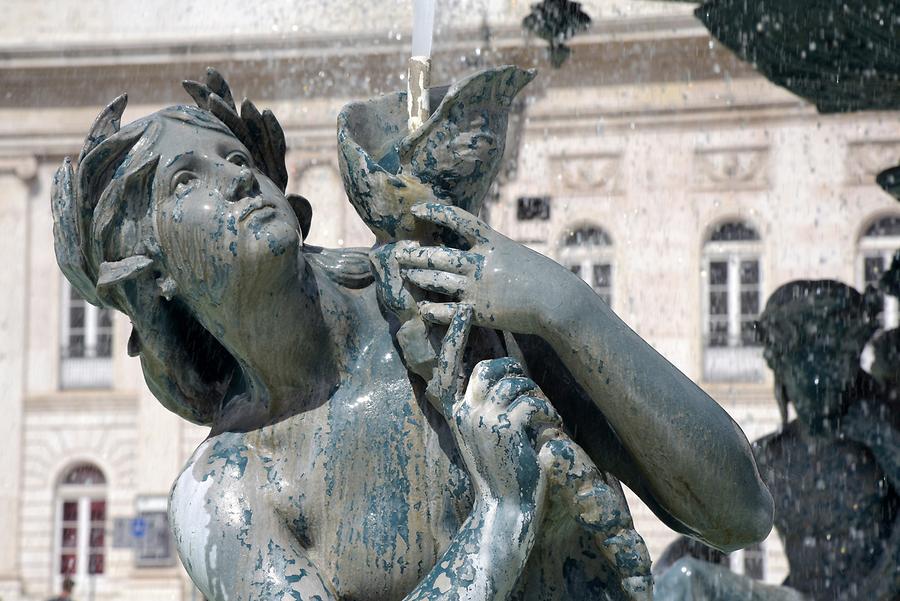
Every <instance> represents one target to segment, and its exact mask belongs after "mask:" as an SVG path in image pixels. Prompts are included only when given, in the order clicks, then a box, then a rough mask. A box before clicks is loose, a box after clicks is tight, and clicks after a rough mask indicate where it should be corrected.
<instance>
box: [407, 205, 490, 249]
mask: <svg viewBox="0 0 900 601" xmlns="http://www.w3.org/2000/svg"><path fill="white" fill-rule="evenodd" d="M410 212H411V213H412V214H413V215H414V216H415V217H416V218H417V219H420V220H422V221H427V222H429V223H434V224H436V225H442V226H444V227H446V228H447V229H449V230H451V231H453V232H455V233H457V234H459V235H460V236H462V237H463V238H464V239H465V240H466V241H467V242H468V243H469V244H471V245H473V246H474V245H475V244H479V243H482V242H487V236H486V233H487V232H486V228H487V226H486V225H485V224H484V223H482V222H481V221H480V220H479V219H478V218H477V217H475V215H472V214H471V213H469V212H468V211H465V210H463V209H461V208H459V207H455V206H453V205H445V204H440V203H436V202H424V203H419V204H417V205H414V206H413V207H412V208H410Z"/></svg>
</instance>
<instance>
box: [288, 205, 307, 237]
mask: <svg viewBox="0 0 900 601" xmlns="http://www.w3.org/2000/svg"><path fill="white" fill-rule="evenodd" d="M287 201H288V202H289V203H290V205H291V208H292V209H294V214H295V215H297V221H299V222H300V233H301V234H302V235H303V239H304V240H306V237H307V236H308V235H309V225H310V224H311V223H312V205H311V204H309V201H308V200H306V199H305V198H303V197H302V196H300V195H299V194H288V195H287Z"/></svg>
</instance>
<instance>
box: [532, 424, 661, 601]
mask: <svg viewBox="0 0 900 601" xmlns="http://www.w3.org/2000/svg"><path fill="white" fill-rule="evenodd" d="M538 459H539V461H540V463H541V465H542V467H544V469H546V470H547V473H548V475H549V477H550V480H551V482H553V483H554V485H555V487H556V490H557V494H558V495H560V500H561V501H562V502H563V504H564V505H567V506H568V507H569V508H570V511H572V513H573V514H574V517H575V519H576V520H577V521H578V523H579V524H580V525H581V526H582V527H583V528H585V529H586V530H587V531H589V532H591V533H592V534H593V535H594V539H595V541H596V544H597V548H598V551H599V552H600V553H601V554H602V555H603V556H604V557H606V558H607V560H608V561H610V562H611V563H612V564H613V565H615V566H616V568H617V569H618V571H619V574H620V575H621V576H622V588H623V591H624V592H625V594H626V596H627V598H628V599H632V600H634V601H638V600H645V599H651V598H652V577H651V575H650V555H649V552H648V551H647V546H646V544H645V543H644V540H643V538H642V537H641V535H640V534H638V533H637V531H636V530H635V529H634V522H633V521H632V519H631V511H630V510H629V508H628V502H627V501H626V499H625V495H624V493H623V492H622V488H621V486H619V484H618V481H616V480H615V479H613V478H610V479H609V481H607V479H606V478H605V477H604V474H603V472H601V471H600V470H599V469H598V468H597V467H596V465H594V463H593V461H592V460H591V458H590V457H589V456H588V455H587V453H585V452H584V450H583V449H582V448H581V447H580V446H579V445H578V444H576V443H575V442H574V441H572V440H571V439H570V438H569V437H568V436H566V435H564V434H563V435H561V436H558V437H556V438H554V439H552V440H549V441H548V442H547V443H546V444H545V445H544V446H543V447H541V449H540V452H539V453H538Z"/></svg>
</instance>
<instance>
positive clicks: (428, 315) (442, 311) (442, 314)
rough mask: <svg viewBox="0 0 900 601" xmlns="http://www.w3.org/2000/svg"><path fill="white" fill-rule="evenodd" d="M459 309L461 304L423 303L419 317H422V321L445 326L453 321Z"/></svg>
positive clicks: (421, 303) (420, 306) (420, 304)
mask: <svg viewBox="0 0 900 601" xmlns="http://www.w3.org/2000/svg"><path fill="white" fill-rule="evenodd" d="M458 307H459V303H432V302H428V301H422V302H420V303H419V315H421V316H422V319H424V320H425V321H428V322H430V323H436V324H438V325H442V326H445V325H447V324H449V323H450V320H451V319H453V316H454V315H455V314H456V310H457V308H458Z"/></svg>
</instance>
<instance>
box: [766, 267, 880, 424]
mask: <svg viewBox="0 0 900 601" xmlns="http://www.w3.org/2000/svg"><path fill="white" fill-rule="evenodd" d="M877 314H878V309H877V307H876V306H875V304H874V303H873V302H871V300H870V299H868V298H867V297H866V296H864V295H862V294H860V293H859V292H857V291H856V290H854V289H853V288H851V287H850V286H847V285H845V284H842V283H841V282H836V281H833V280H797V281H793V282H790V283H788V284H785V285H783V286H781V287H779V288H778V289H777V290H776V291H775V292H774V293H773V294H772V296H771V297H769V300H768V302H767V303H766V308H765V310H764V311H763V313H762V315H761V316H760V319H759V324H758V325H759V333H760V336H761V338H762V341H763V344H764V355H765V358H766V361H767V363H768V364H769V367H771V368H772V371H773V372H774V373H775V391H776V397H777V398H778V400H779V404H780V405H781V408H782V415H786V412H787V405H788V404H793V405H794V408H795V409H796V411H797V416H798V418H799V419H800V421H801V422H802V423H803V424H804V425H805V426H806V427H807V428H808V429H809V430H810V431H812V432H821V431H823V430H824V429H826V428H828V427H830V426H832V425H833V424H835V423H836V418H838V417H840V416H841V415H842V414H843V413H844V411H845V410H846V408H847V406H846V405H847V402H848V394H847V392H848V391H849V390H850V389H851V388H852V387H853V386H855V385H856V382H857V378H858V376H859V372H860V369H861V368H860V355H861V354H862V351H863V348H864V347H865V345H866V343H867V342H868V340H869V339H870V338H871V336H872V334H873V333H874V332H875V330H876V329H877V327H878V322H877Z"/></svg>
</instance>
